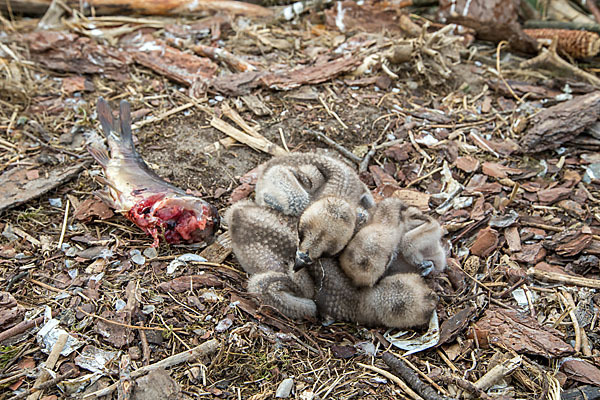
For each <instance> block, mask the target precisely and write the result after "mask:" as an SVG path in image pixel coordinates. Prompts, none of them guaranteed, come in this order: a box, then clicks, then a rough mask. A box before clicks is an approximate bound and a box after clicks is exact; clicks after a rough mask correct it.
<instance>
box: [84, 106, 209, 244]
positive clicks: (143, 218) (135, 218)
mask: <svg viewBox="0 0 600 400" xmlns="http://www.w3.org/2000/svg"><path fill="white" fill-rule="evenodd" d="M97 111H98V119H99V120H100V124H101V125H102V130H103V131H104V135H105V136H106V141H107V144H108V147H109V149H110V155H109V154H108V151H107V150H106V149H105V148H104V147H103V146H101V145H99V144H98V143H96V144H91V145H89V146H88V151H89V152H90V154H91V155H92V156H93V157H94V159H95V160H96V161H97V162H98V164H100V165H101V166H102V168H103V169H104V175H105V178H104V179H101V181H102V182H103V183H104V184H106V190H105V191H102V192H99V193H96V194H97V195H98V196H99V197H100V198H101V199H102V200H103V201H105V202H106V203H107V204H108V205H109V206H111V207H113V208H114V209H116V210H117V211H119V212H121V213H123V214H124V215H125V217H127V218H128V219H129V220H131V221H132V222H133V223H134V224H136V225H137V226H139V227H140V228H141V229H142V230H143V231H144V232H146V233H147V234H149V235H151V236H152V237H153V238H154V243H153V244H152V245H153V246H154V247H156V246H158V243H159V238H160V237H164V239H165V240H166V241H167V242H168V243H172V244H178V243H197V242H205V243H207V244H208V243H211V242H212V241H213V238H214V234H215V233H216V231H217V230H218V229H219V216H218V213H217V209H216V207H215V206H213V205H212V204H209V203H208V202H206V201H204V200H202V199H201V198H199V197H195V196H192V195H189V194H187V193H186V192H185V191H184V190H182V189H180V188H178V187H176V186H174V185H171V184H170V183H168V182H165V181H164V180H163V179H161V178H160V177H159V176H158V175H157V174H156V173H155V172H154V171H152V170H151V169H150V168H149V167H148V165H147V164H146V163H145V162H144V160H143V159H142V157H141V156H140V155H139V153H138V152H137V151H136V150H135V146H134V145H133V137H132V134H131V111H130V106H129V103H127V102H126V101H121V104H120V107H119V119H118V120H117V119H115V118H114V117H113V113H112V111H111V109H110V106H109V105H108V103H107V102H106V101H105V100H104V99H103V98H99V99H98V106H97Z"/></svg>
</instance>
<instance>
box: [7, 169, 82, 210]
mask: <svg viewBox="0 0 600 400" xmlns="http://www.w3.org/2000/svg"><path fill="white" fill-rule="evenodd" d="M85 164H86V163H79V164H75V165H68V166H62V167H58V168H55V169H52V170H49V171H47V172H46V173H44V174H42V175H41V177H40V178H39V179H36V180H33V181H29V180H27V179H26V178H25V173H26V169H25V168H14V169H11V170H10V171H8V172H5V173H4V174H2V176H0V187H1V188H2V191H1V192H0V212H2V211H4V210H7V209H10V208H12V207H16V206H19V205H21V204H24V203H26V202H28V201H30V200H33V199H35V198H37V197H39V196H42V195H43V194H46V193H48V192H49V191H51V190H52V189H54V188H56V187H58V186H59V185H61V184H63V183H65V182H67V181H69V180H71V179H73V178H75V177H76V176H77V175H78V174H79V173H80V172H81V171H82V170H83V167H84V166H85Z"/></svg>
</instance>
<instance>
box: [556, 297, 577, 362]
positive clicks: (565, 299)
mask: <svg viewBox="0 0 600 400" xmlns="http://www.w3.org/2000/svg"><path fill="white" fill-rule="evenodd" d="M561 294H562V299H563V302H564V303H565V307H567V308H568V309H569V317H570V318H571V322H572V323H573V330H574V331H575V346H573V349H575V353H579V351H580V350H581V327H580V326H579V320H578V319H577V315H575V310H576V309H577V306H576V305H575V302H574V301H573V296H571V293H569V292H567V291H566V290H565V289H562V290H561Z"/></svg>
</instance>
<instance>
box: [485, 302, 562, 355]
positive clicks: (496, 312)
mask: <svg viewBox="0 0 600 400" xmlns="http://www.w3.org/2000/svg"><path fill="white" fill-rule="evenodd" d="M474 327H475V331H476V333H477V336H478V337H481V338H483V339H484V341H487V342H488V343H489V344H497V345H500V346H503V347H506V348H508V349H511V350H513V351H515V352H516V353H519V354H521V353H526V354H534V355H539V356H543V357H548V358H552V357H563V356H566V355H569V354H573V352H574V350H573V347H571V346H570V345H569V344H567V343H565V342H564V341H563V340H562V339H560V338H559V335H560V332H559V331H557V330H555V329H552V328H549V327H547V326H541V325H540V324H539V323H538V322H537V320H535V319H534V318H532V317H531V316H529V315H528V314H523V313H520V312H518V311H513V310H507V309H503V308H500V307H496V306H490V308H489V309H488V310H487V311H486V312H485V314H484V315H483V317H482V318H481V319H480V320H479V321H477V323H475V325H474ZM480 343H481V341H480Z"/></svg>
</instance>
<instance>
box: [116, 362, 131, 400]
mask: <svg viewBox="0 0 600 400" xmlns="http://www.w3.org/2000/svg"><path fill="white" fill-rule="evenodd" d="M133 388H134V384H133V383H132V382H131V358H130V357H129V354H124V355H123V356H121V362H120V363H119V382H118V383H117V389H118V390H117V393H118V394H117V396H118V400H129V399H130V398H131V394H132V393H133Z"/></svg>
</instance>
